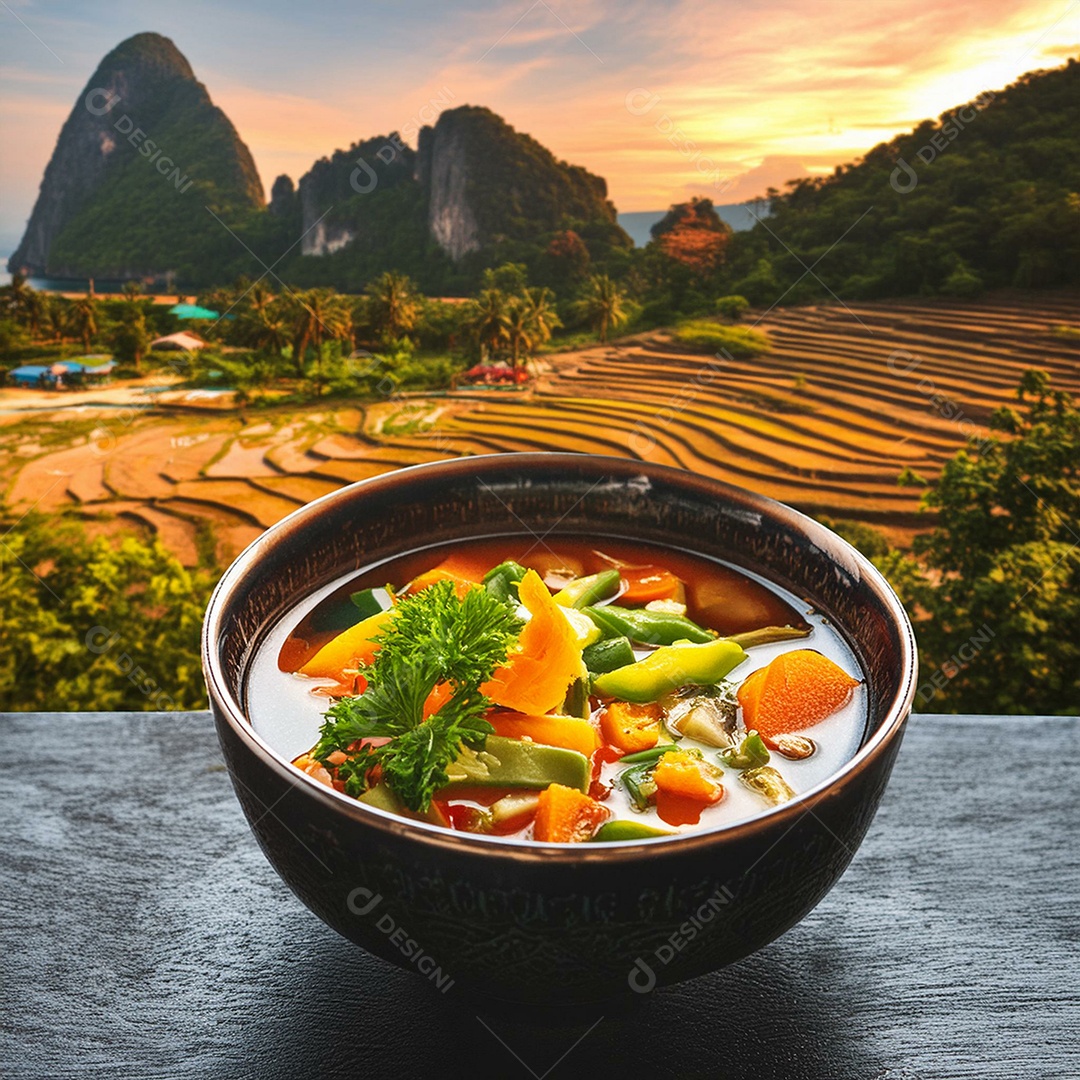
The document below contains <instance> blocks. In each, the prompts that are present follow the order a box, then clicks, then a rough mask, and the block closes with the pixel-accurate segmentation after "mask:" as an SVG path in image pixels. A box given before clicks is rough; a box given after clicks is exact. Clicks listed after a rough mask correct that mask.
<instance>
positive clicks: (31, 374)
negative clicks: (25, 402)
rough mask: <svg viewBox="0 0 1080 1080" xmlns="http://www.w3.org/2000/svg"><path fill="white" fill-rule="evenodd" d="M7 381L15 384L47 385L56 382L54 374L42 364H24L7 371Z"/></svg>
mask: <svg viewBox="0 0 1080 1080" xmlns="http://www.w3.org/2000/svg"><path fill="white" fill-rule="evenodd" d="M8 382H11V383H14V384H15V385H16V386H48V385H50V384H51V383H55V382H56V376H55V375H53V374H52V372H51V371H50V370H49V368H47V367H45V366H44V365H43V364H24V365H23V366H22V367H17V368H12V369H11V371H9V372H8Z"/></svg>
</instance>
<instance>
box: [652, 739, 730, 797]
mask: <svg viewBox="0 0 1080 1080" xmlns="http://www.w3.org/2000/svg"><path fill="white" fill-rule="evenodd" d="M707 768H708V765H707V763H706V762H704V761H702V759H701V758H697V757H694V755H693V754H690V753H688V752H687V751H686V750H669V751H668V752H667V753H666V754H665V755H664V756H663V757H662V758H661V759H660V760H659V762H658V763H657V765H656V769H655V770H654V771H653V779H654V780H655V781H656V788H657V791H658V792H659V791H663V792H664V793H665V794H667V795H674V796H678V797H679V798H683V799H691V800H694V801H695V802H699V803H706V804H712V803H716V802H719V801H720V800H721V799H722V798H723V797H724V787H723V785H722V784H720V783H718V782H717V781H716V780H713V779H712V778H711V777H709V776H708V775H706V769H707Z"/></svg>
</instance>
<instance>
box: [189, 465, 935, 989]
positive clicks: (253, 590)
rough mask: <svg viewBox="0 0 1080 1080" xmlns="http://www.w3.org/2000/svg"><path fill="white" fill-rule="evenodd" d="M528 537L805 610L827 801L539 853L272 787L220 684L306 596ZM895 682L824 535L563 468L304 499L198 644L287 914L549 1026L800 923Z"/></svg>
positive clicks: (889, 659) (894, 706) (848, 573)
mask: <svg viewBox="0 0 1080 1080" xmlns="http://www.w3.org/2000/svg"><path fill="white" fill-rule="evenodd" d="M552 533H554V534H557V535H560V536H572V535H574V534H587V535H589V536H594V537H595V536H602V535H608V536H613V537H624V538H629V539H637V540H641V541H647V542H652V543H659V544H667V545H669V546H674V547H681V548H684V549H689V550H692V551H695V552H699V553H702V554H704V555H707V556H715V557H720V558H723V559H725V560H728V561H730V562H732V563H735V564H737V565H739V566H742V567H745V568H746V569H748V570H751V571H754V572H756V573H758V574H761V575H762V576H764V577H766V578H768V579H770V580H772V581H774V582H776V583H777V584H779V585H781V586H783V587H784V588H786V589H789V590H790V591H792V592H793V593H795V594H796V595H797V596H800V597H803V598H805V599H806V600H807V601H808V602H809V603H810V604H811V605H812V606H813V607H815V608H816V609H817V610H819V611H820V612H822V613H824V614H825V615H827V616H828V617H829V618H830V619H831V620H832V621H833V622H834V624H835V625H836V626H837V627H839V628H840V630H841V631H842V633H843V634H844V636H845V637H846V639H847V641H848V643H849V644H850V646H851V647H852V649H853V650H854V652H855V654H856V656H857V657H858V659H859V662H860V664H861V665H862V668H863V671H864V672H865V674H866V677H867V685H868V689H869V694H868V698H869V722H868V726H867V732H866V735H865V738H864V741H863V744H862V747H861V749H860V750H859V752H858V753H857V754H856V755H855V757H854V758H853V759H852V760H851V761H849V762H848V763H847V764H846V765H845V766H843V768H841V769H840V770H839V771H838V772H837V773H836V774H835V775H834V776H832V778H831V779H829V780H828V781H827V782H825V783H823V784H821V785H819V786H818V787H816V788H814V789H813V790H811V791H808V792H806V793H805V794H803V795H801V796H799V797H798V798H796V799H795V800H794V801H792V802H790V803H787V804H786V805H783V806H780V807H777V808H775V809H772V810H769V811H768V812H766V813H762V814H761V815H760V816H759V817H756V818H754V819H752V820H750V821H745V822H742V823H737V824H734V825H726V826H720V827H717V828H713V829H706V830H703V831H701V832H696V833H692V834H689V835H684V836H681V837H679V838H672V839H666V838H665V839H657V840H649V841H636V842H625V843H621V844H605V845H584V844H578V845H574V844H545V845H541V844H533V843H527V842H523V841H514V840H511V839H506V838H497V837H487V836H469V835H464V834H461V833H451V832H448V831H446V830H443V829H439V828H437V827H434V826H429V825H426V824H413V823H411V822H407V821H404V820H402V819H400V818H397V817H394V816H392V815H390V814H386V813H384V812H382V811H380V810H377V809H373V808H370V807H367V806H363V805H361V804H360V803H358V802H356V801H354V800H352V799H349V798H347V797H346V796H344V795H340V794H338V793H337V792H335V791H332V790H330V789H328V788H326V787H324V786H323V785H322V784H319V783H317V782H316V781H314V780H312V779H310V778H309V777H307V776H305V775H303V774H301V773H300V772H299V771H297V770H295V769H293V768H292V766H291V765H290V764H289V763H288V761H286V760H285V759H284V758H283V757H282V756H281V755H280V754H278V753H276V752H275V751H274V750H272V749H271V748H270V747H269V746H268V745H267V744H266V743H265V742H264V741H263V739H261V738H260V737H259V736H258V735H256V734H255V733H254V732H253V731H252V728H251V725H250V724H249V722H248V719H247V717H246V715H245V712H244V709H245V704H244V683H245V676H246V671H247V668H248V664H249V662H250V661H251V659H252V655H253V652H254V650H255V648H256V647H257V645H258V644H259V643H260V642H261V640H262V639H263V636H264V634H265V633H266V632H267V631H268V630H269V628H270V627H271V626H272V625H273V624H274V623H275V622H276V621H277V620H278V619H279V618H280V617H281V616H283V615H285V614H287V613H288V612H289V611H290V610H291V609H293V608H294V607H295V605H296V604H297V603H298V602H299V601H300V600H301V599H303V598H304V597H305V596H307V595H309V594H310V593H312V592H313V591H314V590H316V589H318V588H320V587H321V586H323V585H325V584H327V583H329V582H331V581H333V580H334V579H335V578H338V577H340V576H341V575H343V574H345V573H349V572H351V571H355V570H357V569H359V568H361V567H363V566H365V565H367V564H370V563H372V562H374V561H376V560H380V559H383V558H386V557H389V556H393V555H397V554H401V553H404V552H406V551H409V550H411V549H413V548H416V547H418V546H422V545H425V544H430V543H432V542H435V541H444V540H454V539H458V538H466V537H478V536H490V535H499V534H503V535H507V534H518V535H530V534H531V535H533V536H535V537H543V536H545V535H548V534H552ZM915 663H916V661H915V643H914V639H913V636H912V631H911V626H910V623H909V622H908V619H907V616H906V615H905V613H904V610H903V608H902V607H901V605H900V603H899V601H898V600H897V598H896V596H895V595H894V594H893V592H892V590H891V589H890V588H889V586H888V585H887V584H886V582H885V580H884V579H883V578H882V577H881V575H880V574H879V573H878V572H877V571H876V570H875V569H874V568H873V566H871V565H870V563H869V562H867V561H866V559H864V558H863V557H862V556H861V555H859V554H858V552H856V551H855V550H854V549H853V548H852V547H850V546H849V545H848V544H847V543H845V542H844V541H843V540H841V539H840V538H839V537H837V536H836V535H835V534H834V533H831V532H830V531H829V530H828V529H826V528H824V527H822V526H821V525H818V524H817V523H816V522H814V521H811V520H810V519H809V518H806V517H804V516H803V515H802V514H799V513H797V512H796V511H794V510H791V509H790V508H788V507H786V506H784V505H782V504H780V503H776V502H773V501H771V500H769V499H765V498H762V497H760V496H758V495H753V494H751V493H749V492H747V491H742V490H740V489H739V488H734V487H730V486H728V485H727V484H722V483H719V482H718V481H715V480H709V479H706V478H704V477H701V476H697V475H695V474H693V473H690V472H684V471H680V470H676V469H670V468H664V467H660V466H656V465H648V464H642V463H641V462H636V461H631V460H626V459H621V458H607V457H594V456H585V455H577V454H500V455H493V456H490V457H467V458H462V459H459V460H454V461H445V462H439V463H437V464H432V465H421V466H418V467H416V468H409V469H402V470H400V471H398V472H393V473H390V474H388V475H385V476H379V477H376V478H374V479H371V480H365V481H363V482H361V483H358V484H354V485H352V486H351V487H347V488H343V489H342V490H341V491H337V492H334V493H333V494H331V495H327V496H326V497H324V498H322V499H319V500H317V501H316V502H313V503H311V504H310V505H308V506H305V507H302V508H301V509H299V510H297V511H296V512H295V513H294V514H291V515H290V516H289V517H287V518H285V520H283V521H281V522H279V523H278V524H277V525H275V526H274V527H273V528H271V529H270V530H269V531H268V532H266V533H265V534H264V535H263V536H262V537H260V538H259V539H258V540H256V541H255V543H253V544H252V545H251V546H250V547H249V548H248V549H247V550H246V551H245V552H244V553H243V554H242V555H241V556H240V557H239V558H238V559H237V560H236V562H235V563H233V565H232V566H231V567H230V568H229V570H228V571H227V573H226V574H225V576H224V577H223V578H222V580H221V583H220V584H219V585H218V587H217V590H216V591H215V593H214V596H213V598H212V600H211V601H210V607H209V609H208V611H207V616H206V625H205V628H204V632H203V665H204V669H205V674H206V682H207V686H208V687H209V690H210V703H211V706H212V708H213V711H214V717H215V719H216V722H217V730H218V735H219V737H220V740H221V746H222V750H223V752H224V755H225V761H226V762H227V764H228V768H229V773H230V775H231V776H232V780H233V786H234V787H235V789H236V794H237V796H238V798H239V799H240V803H241V805H242V806H243V808H244V813H245V814H246V815H247V818H248V822H249V823H250V825H251V828H252V830H253V831H254V833H255V836H256V837H257V839H258V841H259V844H260V845H261V846H262V849H263V851H264V852H265V853H266V857H267V858H268V859H269V860H270V863H271V864H272V865H273V867H274V869H275V870H277V872H278V873H279V874H280V875H281V876H282V877H283V878H284V879H285V881H286V882H287V883H288V885H289V886H290V887H291V888H292V889H293V891H294V892H295V893H296V894H297V896H299V897H300V899H301V900H302V901H303V902H304V903H305V904H306V905H307V906H308V907H309V908H310V909H311V910H312V911H313V912H315V914H317V915H318V916H319V917H320V918H321V919H323V920H325V921H326V922H327V923H329V924H330V926H332V927H333V928H334V929H335V930H337V931H338V932H339V933H341V934H343V935H344V936H345V937H347V938H349V939H350V940H352V941H354V942H356V943H357V944H358V945H362V946H363V947H364V948H365V949H368V950H370V951H371V952H373V953H376V954H377V955H379V956H381V957H383V958H385V959H386V960H389V961H391V962H392V963H395V964H399V965H401V966H402V967H405V968H408V969H412V970H414V971H417V972H419V973H420V974H421V975H423V976H426V977H427V978H428V979H430V980H431V981H432V983H433V984H434V985H435V986H437V987H438V988H439V989H442V990H444V991H446V990H449V989H451V983H452V984H453V986H454V987H457V988H461V987H468V988H472V989H479V990H481V991H486V992H489V993H492V994H497V995H499V996H501V997H504V998H512V999H522V1000H525V999H534V1000H550V1001H559V1002H568V1001H573V1000H586V999H594V998H602V997H607V996H612V995H618V994H622V993H627V992H629V991H632V990H637V991H639V992H644V991H647V990H649V989H651V988H652V986H653V985H659V984H664V983H672V982H677V981H679V980H682V979H687V978H690V977H691V976H694V975H699V974H702V973H704V972H707V971H712V970H714V969H716V968H719V967H722V966H724V965H726V964H730V963H732V962H733V961H735V960H738V959H739V958H740V957H743V956H746V955H747V954H748V953H751V952H753V951H754V950H755V949H759V948H761V947H762V946H763V945H765V944H767V943H768V942H770V941H772V940H773V939H774V938H776V937H778V936H779V935H780V934H782V933H783V932H784V931H785V930H787V929H788V928H789V927H790V926H792V925H794V924H795V923H796V922H798V920H799V919H801V918H802V917H803V916H804V915H805V914H806V913H807V912H808V911H810V910H811V909H812V908H813V907H814V905H815V904H817V903H818V901H819V900H821V898H822V897H823V896H824V895H825V893H826V892H827V891H828V890H829V889H830V888H831V887H832V885H833V883H834V882H835V881H836V880H837V878H839V877H840V875H841V873H842V872H843V870H844V868H845V867H846V866H847V864H848V862H849V861H850V859H851V857H852V855H853V854H854V852H855V849H856V848H857V847H858V846H859V843H860V841H861V840H862V838H863V835H864V834H865V832H866V830H867V827H868V826H869V824H870V821H871V819H872V818H873V816H874V812H875V810H876V809H877V805H878V802H879V801H880V799H881V796H882V792H883V791H884V789H885V784H886V781H887V780H888V777H889V773H890V771H891V769H892V765H893V760H894V759H895V757H896V753H897V750H898V749H899V746H900V739H901V735H902V732H903V725H904V721H905V719H906V717H907V715H908V712H909V710H910V707H911V701H912V696H913V693H914V689H915V685H916V678H915V675H916V670H915ZM883 932H884V930H883Z"/></svg>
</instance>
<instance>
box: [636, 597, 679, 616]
mask: <svg viewBox="0 0 1080 1080" xmlns="http://www.w3.org/2000/svg"><path fill="white" fill-rule="evenodd" d="M645 610H646V611H662V612H665V613H666V614H668V615H685V614H686V605H685V604H684V603H683V602H682V601H681V600H650V601H649V602H648V603H647V604H646V605H645Z"/></svg>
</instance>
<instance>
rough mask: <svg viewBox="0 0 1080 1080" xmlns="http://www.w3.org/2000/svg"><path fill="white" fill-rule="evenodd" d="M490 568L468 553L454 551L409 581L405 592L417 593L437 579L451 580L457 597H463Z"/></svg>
mask: <svg viewBox="0 0 1080 1080" xmlns="http://www.w3.org/2000/svg"><path fill="white" fill-rule="evenodd" d="M490 569H491V568H490V567H489V566H487V565H486V564H484V563H481V562H479V561H477V559H476V558H475V557H473V556H470V555H469V554H468V553H464V552H456V553H455V554H453V555H451V556H450V557H449V558H447V559H444V560H443V561H442V562H441V563H439V565H438V566H434V567H432V568H431V569H430V570H425V571H424V573H422V574H421V575H420V576H419V577H415V578H413V580H412V581H410V582H409V585H408V587H407V589H406V590H405V591H406V592H407V593H418V592H420V591H421V590H422V589H426V588H427V587H428V586H429V585H434V584H435V582H437V581H452V582H453V583H454V592H455V593H457V595H458V597H459V598H460V597H463V596H464V595H465V594H466V593H467V592H468V591H469V590H470V589H474V588H476V587H477V586H478V585H480V584H482V583H483V580H484V574H486V573H487V572H488V570H490Z"/></svg>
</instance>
